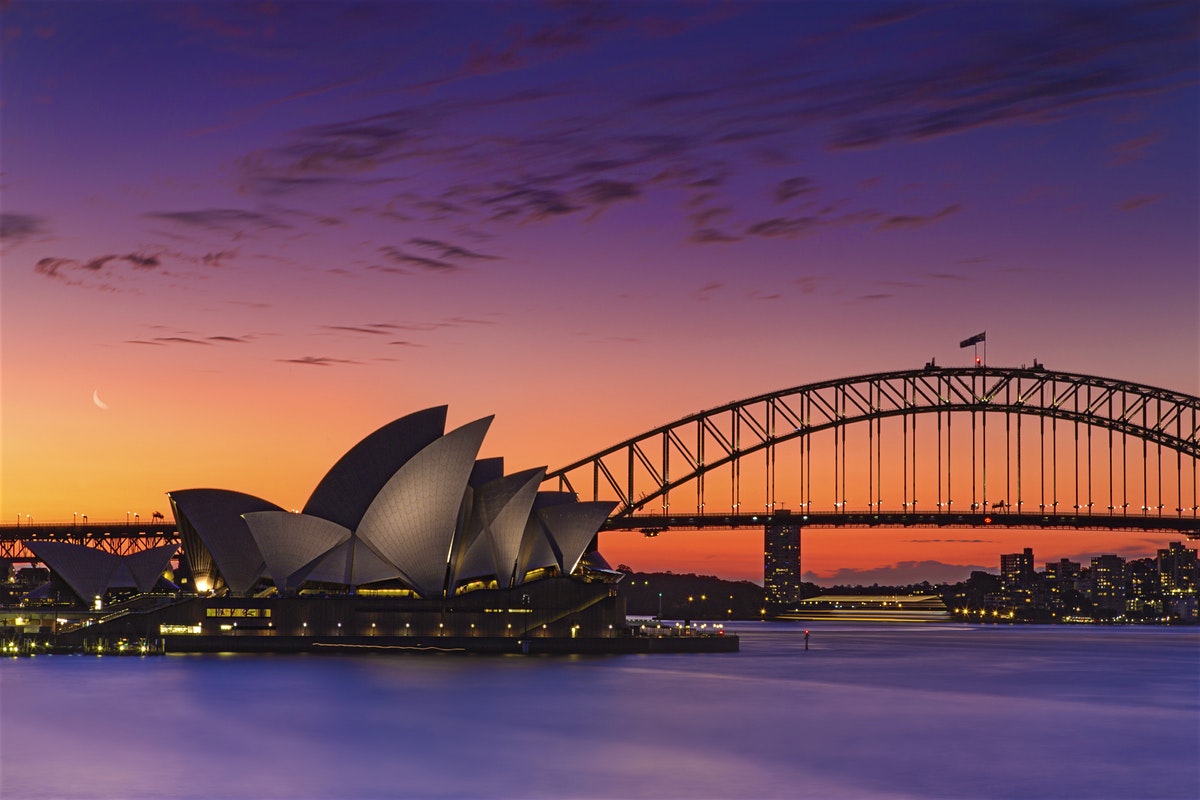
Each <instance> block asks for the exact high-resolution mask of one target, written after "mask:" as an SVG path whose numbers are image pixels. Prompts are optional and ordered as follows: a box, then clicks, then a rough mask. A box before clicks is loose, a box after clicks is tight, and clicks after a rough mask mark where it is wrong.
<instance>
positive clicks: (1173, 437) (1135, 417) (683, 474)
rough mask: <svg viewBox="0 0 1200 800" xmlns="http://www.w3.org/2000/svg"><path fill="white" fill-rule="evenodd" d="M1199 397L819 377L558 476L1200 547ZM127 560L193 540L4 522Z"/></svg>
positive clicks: (864, 514)
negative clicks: (1139, 536)
mask: <svg viewBox="0 0 1200 800" xmlns="http://www.w3.org/2000/svg"><path fill="white" fill-rule="evenodd" d="M1198 461H1200V398H1197V397H1194V396H1192V395H1187V394H1182V393H1180V392H1175V391H1171V390H1167V389H1161V388H1156V387H1153V386H1146V385H1143V384H1138V383H1131V382H1128V381H1122V380H1117V379H1113V378H1102V377H1097V376H1093V375H1080V374H1075V373H1069V372H1056V371H1052V370H1048V369H1046V368H1045V367H1043V366H1042V365H1040V364H1038V363H1037V362H1036V361H1035V362H1034V365H1033V366H1032V367H1017V368H1011V367H1008V368H1006V367H993V366H983V365H977V366H967V367H938V366H936V365H934V364H933V363H932V362H931V363H929V364H927V365H925V367H923V368H921V369H913V370H903V371H897V372H883V373H875V374H871V375H860V376H855V377H849V378H841V379H838V380H829V381H823V382H818V383H808V384H804V385H801V386H793V387H790V388H786V389H782V390H779V391H774V392H770V393H767V394H761V395H758V396H755V397H750V398H747V399H745V400H739V401H737V402H732V403H728V404H726V405H722V406H719V407H715V408H709V409H704V410H701V411H698V412H696V413H695V414H692V415H690V416H687V417H684V418H682V419H679V420H676V421H674V422H671V423H668V424H666V425H662V426H660V427H658V428H655V429H653V430H650V431H647V432H645V433H642V434H640V435H638V436H635V437H632V438H630V439H626V440H624V441H622V442H619V443H617V444H614V445H612V446H611V447H608V448H606V449H604V450H602V451H600V452H597V453H595V454H593V455H590V456H587V457H586V458H582V459H580V460H578V461H575V462H572V463H571V464H568V465H567V466H565V467H561V468H558V469H555V470H553V471H551V472H548V473H547V475H546V482H545V484H544V485H543V489H545V490H555V491H570V492H574V493H576V494H577V495H578V496H579V499H580V500H611V501H615V502H616V503H617V506H616V508H615V509H614V511H613V512H612V515H611V516H610V518H609V519H608V521H607V523H606V525H605V527H604V528H603V530H608V531H614V530H640V531H642V532H643V533H645V534H646V535H649V536H653V535H656V534H657V533H659V532H661V531H664V530H668V529H699V528H717V529H733V528H742V527H753V528H759V529H764V530H766V531H767V534H768V535H770V532H771V530H772V529H773V528H778V527H779V526H789V527H798V528H803V527H813V526H823V527H846V528H864V527H880V528H898V527H913V526H944V527H962V528H968V527H977V526H995V527H1005V528H1060V529H1072V528H1073V529H1091V530H1130V531H1147V532H1154V531H1161V532H1162V533H1163V534H1165V535H1172V534H1173V535H1184V536H1188V537H1189V538H1192V539H1197V538H1200V501H1198V499H1197V498H1198V492H1197V474H1198ZM31 539H34V540H36V539H54V540H58V541H69V542H76V543H81V544H86V545H89V546H93V547H97V548H101V549H104V550H106V551H108V552H112V553H116V554H120V555H128V554H130V553H135V552H139V551H141V550H144V549H147V548H150V547H156V546H159V545H162V544H165V543H169V542H171V541H177V540H178V533H177V532H176V529H175V526H174V524H173V522H172V521H171V520H169V519H162V518H161V517H158V516H157V515H156V516H155V517H154V518H152V519H150V520H149V521H147V520H144V519H141V518H140V517H137V518H135V519H133V520H130V519H129V518H128V517H127V518H126V519H125V520H118V521H115V522H112V521H110V522H89V521H88V519H87V518H86V517H84V518H82V519H80V518H79V517H76V518H75V519H74V520H72V521H71V522H64V523H57V524H44V523H38V522H35V521H34V520H31V519H26V520H25V521H24V522H19V524H17V525H12V524H8V525H3V526H0V558H8V559H13V560H17V561H32V560H34V559H33V556H32V554H31V553H30V552H29V551H28V550H27V549H26V548H25V546H24V542H25V541H26V540H31Z"/></svg>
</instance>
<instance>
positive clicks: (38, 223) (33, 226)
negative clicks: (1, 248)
mask: <svg viewBox="0 0 1200 800" xmlns="http://www.w3.org/2000/svg"><path fill="white" fill-rule="evenodd" d="M48 232H49V231H48V228H47V224H46V219H45V218H44V217H39V216H37V215H35V214H13V213H4V214H0V244H4V245H6V246H12V245H17V244H20V243H21V242H24V241H26V240H28V239H33V238H35V237H38V236H45V235H46V234H47V233H48Z"/></svg>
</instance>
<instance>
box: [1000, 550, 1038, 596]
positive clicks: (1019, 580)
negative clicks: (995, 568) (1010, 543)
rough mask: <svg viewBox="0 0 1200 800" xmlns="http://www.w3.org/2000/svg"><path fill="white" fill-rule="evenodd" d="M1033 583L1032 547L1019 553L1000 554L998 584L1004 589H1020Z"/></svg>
mask: <svg viewBox="0 0 1200 800" xmlns="http://www.w3.org/2000/svg"><path fill="white" fill-rule="evenodd" d="M1032 583H1033V548H1032V547H1026V548H1025V550H1024V551H1022V552H1020V553H1005V554H1004V555H1002V556H1000V585H1001V586H1003V587H1004V588H1005V589H1021V588H1026V587H1028V586H1030V585H1031V584H1032Z"/></svg>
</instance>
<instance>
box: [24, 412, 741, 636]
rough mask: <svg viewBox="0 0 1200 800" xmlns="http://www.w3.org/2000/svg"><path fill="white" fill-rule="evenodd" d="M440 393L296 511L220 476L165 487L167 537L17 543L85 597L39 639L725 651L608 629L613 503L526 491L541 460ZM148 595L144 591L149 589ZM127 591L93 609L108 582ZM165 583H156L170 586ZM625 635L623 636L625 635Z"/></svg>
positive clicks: (615, 575) (613, 587) (617, 616)
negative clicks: (514, 467)
mask: <svg viewBox="0 0 1200 800" xmlns="http://www.w3.org/2000/svg"><path fill="white" fill-rule="evenodd" d="M446 412H447V409H446V407H445V406H440V407H437V408H431V409H425V410H423V411H418V412H416V413H414V414H410V415H408V416H406V417H402V418H401V419H398V420H395V421H394V422H391V423H389V424H388V425H385V426H384V427H382V428H380V429H379V430H377V431H375V432H374V433H372V434H370V435H369V436H367V437H366V438H365V439H363V440H362V441H360V442H359V443H358V444H357V445H355V446H354V447H353V448H351V449H350V450H349V451H348V452H347V453H346V454H345V455H344V456H343V457H342V458H341V459H340V460H339V461H338V462H337V463H336V464H335V465H334V466H333V467H332V469H330V470H329V472H328V473H327V474H326V475H325V476H324V478H322V480H321V481H320V482H319V483H318V485H317V487H316V489H315V490H314V491H313V493H312V495H311V497H310V498H309V500H308V502H307V503H306V504H305V506H304V508H303V509H302V510H300V511H287V510H285V509H283V508H281V507H279V506H278V505H275V504H274V503H271V502H269V501H267V500H264V499H262V498H258V497H254V496H252V495H249V494H244V493H242V492H237V491H230V490H226V489H211V488H198V489H184V490H179V491H172V492H169V493H168V497H169V498H170V501H171V505H172V508H173V510H174V514H175V520H176V524H177V526H178V529H179V533H180V538H181V544H182V551H183V552H182V557H181V559H180V561H181V569H180V574H179V575H178V576H176V577H177V578H178V580H179V584H177V585H176V586H174V587H166V588H167V589H168V591H163V588H164V587H163V585H162V583H160V576H161V575H162V573H163V572H164V570H165V569H166V567H167V565H168V562H169V560H170V559H171V558H172V557H173V556H174V553H175V550H176V548H175V546H174V545H169V546H166V547H162V548H155V549H153V550H148V551H145V552H142V553H138V554H135V555H130V556H118V555H114V554H111V553H107V552H103V551H100V550H97V549H95V548H89V547H86V546H83V545H77V544H68V543H63V542H32V541H31V542H29V543H28V546H29V547H30V549H31V550H32V551H33V552H34V553H35V554H36V555H37V556H38V558H39V559H40V560H41V561H43V563H45V564H46V565H47V566H48V567H49V568H50V569H51V570H52V571H53V572H54V573H55V574H56V575H57V576H58V577H59V578H60V579H61V580H62V581H63V582H64V583H65V584H66V585H67V586H69V587H70V588H71V590H72V592H74V593H75V594H76V595H78V596H79V598H80V599H81V600H82V601H83V602H84V604H85V605H87V606H88V607H89V608H90V609H91V610H90V612H89V613H88V614H86V615H84V618H82V619H78V620H77V621H76V622H75V623H67V624H65V625H64V624H62V623H63V622H66V620H62V621H60V623H59V624H58V625H57V627H56V629H55V631H54V634H53V642H54V646H55V647H56V648H58V649H60V650H62V649H71V648H77V649H80V650H84V651H88V650H91V651H97V650H99V651H105V650H108V649H110V648H111V645H112V643H113V642H116V641H121V642H125V641H136V642H140V643H142V644H143V645H147V646H149V647H151V649H153V650H154V651H156V652H331V651H339V650H348V649H352V648H353V649H368V650H370V649H375V650H396V649H408V650H459V651H468V652H520V653H541V652H546V653H548V652H582V653H598V652H692V651H695V652H698V651H733V650H736V649H737V647H738V641H737V637H735V636H724V635H719V636H711V635H703V634H701V633H699V632H695V631H690V630H688V631H686V632H684V634H683V635H680V633H679V632H676V631H673V630H672V632H671V633H672V635H671V636H667V637H660V636H646V635H644V633H642V632H641V630H640V629H633V628H630V627H628V626H627V625H626V620H625V606H624V602H623V598H622V597H621V596H620V594H619V593H618V591H617V583H618V582H619V581H620V579H621V577H622V573H620V572H617V571H615V570H613V569H611V568H610V567H609V565H608V564H607V563H606V562H605V561H604V559H603V557H602V556H601V555H600V553H599V552H598V551H597V550H596V534H597V532H598V531H599V529H600V527H601V526H602V525H603V523H604V521H605V519H606V518H607V517H608V514H609V513H610V512H611V510H612V508H613V505H614V504H612V503H609V502H580V501H579V500H578V499H577V498H576V496H575V495H574V494H573V493H570V492H546V491H539V487H540V486H541V484H542V483H543V481H544V479H545V468H544V467H541V468H536V469H529V470H524V471H520V472H515V473H512V474H507V475H506V474H505V473H504V461H503V459H502V458H482V459H481V458H478V453H479V449H480V446H481V445H482V442H483V438H484V435H485V434H486V432H487V429H488V426H489V425H490V423H491V419H492V418H491V417H487V418H484V419H480V420H476V421H474V422H470V423H468V424H466V425H463V426H462V427H460V428H457V429H455V430H453V431H450V432H449V433H446V432H445V423H446ZM156 588H157V589H158V591H155V589H156ZM114 589H126V590H128V591H130V592H134V594H133V596H132V598H131V599H129V600H128V601H126V602H124V603H122V604H119V605H116V606H109V607H107V608H102V607H101V606H102V602H103V598H104V597H105V596H106V594H107V593H108V592H109V591H110V590H114ZM171 589H174V590H171ZM639 634H640V635H639Z"/></svg>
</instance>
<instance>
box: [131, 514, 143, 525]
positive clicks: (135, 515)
mask: <svg viewBox="0 0 1200 800" xmlns="http://www.w3.org/2000/svg"><path fill="white" fill-rule="evenodd" d="M140 519H141V517H139V516H138V513H137V512H136V511H135V512H133V524H134V525H137V524H138V521H139V520H140Z"/></svg>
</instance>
